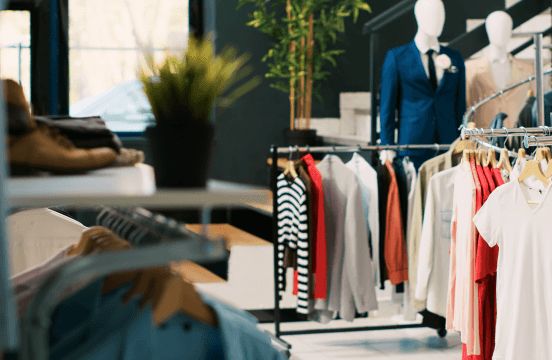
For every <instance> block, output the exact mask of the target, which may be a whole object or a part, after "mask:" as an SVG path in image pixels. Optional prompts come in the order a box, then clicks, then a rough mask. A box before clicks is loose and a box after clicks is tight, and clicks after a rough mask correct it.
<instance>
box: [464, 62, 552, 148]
mask: <svg viewBox="0 0 552 360" xmlns="http://www.w3.org/2000/svg"><path fill="white" fill-rule="evenodd" d="M551 72H552V70H551ZM550 134H552V127H548V126H539V127H532V128H524V127H519V128H510V129H507V128H505V127H503V128H502V129H482V128H479V129H478V128H473V129H468V128H466V127H463V128H462V132H461V137H462V140H466V139H470V138H477V137H491V138H495V137H508V136H530V135H533V136H536V135H543V136H548V135H550Z"/></svg>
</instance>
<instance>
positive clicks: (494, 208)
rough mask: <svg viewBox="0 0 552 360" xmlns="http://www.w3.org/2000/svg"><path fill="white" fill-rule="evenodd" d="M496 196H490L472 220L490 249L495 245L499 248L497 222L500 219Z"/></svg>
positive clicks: (499, 230)
mask: <svg viewBox="0 0 552 360" xmlns="http://www.w3.org/2000/svg"><path fill="white" fill-rule="evenodd" d="M496 195H497V193H493V194H491V196H490V197H489V199H487V201H486V202H485V204H484V205H483V206H482V207H481V210H479V212H478V213H477V214H476V215H475V216H474V218H473V223H474V224H475V227H476V228H477V231H479V234H480V235H481V237H482V238H483V240H485V241H486V242H487V244H489V246H490V247H493V246H495V245H497V244H498V245H499V246H500V244H499V241H500V237H501V228H500V225H499V224H498V221H497V220H498V219H500V206H499V205H498V201H497V197H496Z"/></svg>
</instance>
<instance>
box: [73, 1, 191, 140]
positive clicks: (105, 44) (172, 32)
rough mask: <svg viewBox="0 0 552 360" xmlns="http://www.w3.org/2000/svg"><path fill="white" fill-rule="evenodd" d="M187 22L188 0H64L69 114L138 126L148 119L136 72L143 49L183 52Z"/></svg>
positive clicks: (115, 126) (120, 127) (159, 54)
mask: <svg viewBox="0 0 552 360" xmlns="http://www.w3.org/2000/svg"><path fill="white" fill-rule="evenodd" d="M188 23H189V19H188V1H187V0H132V1H131V0H69V79H70V86H69V91H70V95H69V105H70V110H69V113H70V114H71V115H72V116H91V115H100V116H102V117H103V118H104V119H105V120H106V122H107V123H108V127H110V128H111V129H112V130H113V131H117V132H124V131H131V132H135V131H142V130H143V129H144V128H145V126H146V124H147V122H148V121H151V120H152V119H153V115H152V114H151V108H150V107H149V103H148V102H147V98H146V97H145V95H144V93H143V92H142V90H141V88H142V86H141V83H140V82H139V77H138V71H139V64H140V60H141V59H142V54H143V51H144V50H150V51H153V52H154V54H155V58H156V59H158V60H161V59H162V58H163V56H164V54H165V52H166V51H170V52H179V53H180V52H182V51H184V50H185V48H186V45H187V42H188Z"/></svg>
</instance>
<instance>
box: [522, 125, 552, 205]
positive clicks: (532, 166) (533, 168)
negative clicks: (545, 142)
mask: <svg viewBox="0 0 552 360" xmlns="http://www.w3.org/2000/svg"><path fill="white" fill-rule="evenodd" d="M531 136H533V135H531ZM533 137H534V138H535V139H536V137H535V136H533ZM537 146H539V145H538V140H537ZM547 170H548V169H547ZM530 176H534V177H535V178H537V180H539V181H540V182H542V183H543V184H544V185H545V186H548V185H550V181H548V179H547V178H546V176H545V175H544V173H543V172H542V168H541V164H540V161H538V160H529V161H527V162H526V163H525V167H524V168H523V171H522V173H521V175H520V176H519V178H518V181H519V182H522V181H523V180H525V179H527V178H528V177H530ZM528 203H532V202H528Z"/></svg>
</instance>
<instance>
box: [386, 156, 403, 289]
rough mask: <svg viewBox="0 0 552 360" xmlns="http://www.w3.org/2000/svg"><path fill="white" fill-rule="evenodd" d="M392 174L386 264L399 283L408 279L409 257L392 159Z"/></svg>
mask: <svg viewBox="0 0 552 360" xmlns="http://www.w3.org/2000/svg"><path fill="white" fill-rule="evenodd" d="M385 167H387V170H389V174H390V175H391V183H390V185H389V195H388V197H387V214H386V224H385V250H384V251H385V265H386V267H387V270H388V273H389V280H390V281H391V284H393V285H397V284H400V283H402V282H404V281H407V280H408V260H407V259H408V257H407V255H406V241H405V238H404V231H403V223H402V218H401V204H400V200H399V186H398V185H397V178H396V177H395V170H394V169H393V165H391V161H389V160H387V161H386V162H385Z"/></svg>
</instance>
